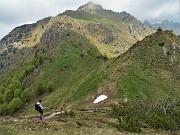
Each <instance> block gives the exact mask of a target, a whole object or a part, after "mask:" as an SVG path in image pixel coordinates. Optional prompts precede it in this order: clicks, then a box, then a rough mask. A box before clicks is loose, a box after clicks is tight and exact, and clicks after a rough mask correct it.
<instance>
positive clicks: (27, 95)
mask: <svg viewBox="0 0 180 135" xmlns="http://www.w3.org/2000/svg"><path fill="white" fill-rule="evenodd" d="M30 98H31V93H30V90H29V89H25V90H24V91H23V92H22V94H21V99H22V101H23V102H27V101H29V100H30Z"/></svg>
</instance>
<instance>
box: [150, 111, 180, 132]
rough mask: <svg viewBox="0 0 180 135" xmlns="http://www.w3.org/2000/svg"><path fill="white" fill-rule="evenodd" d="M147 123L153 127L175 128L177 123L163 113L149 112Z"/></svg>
mask: <svg viewBox="0 0 180 135" xmlns="http://www.w3.org/2000/svg"><path fill="white" fill-rule="evenodd" d="M148 124H149V125H150V126H151V127H153V128H155V129H165V130H176V129H177V128H178V124H177V122H176V121H174V120H173V119H172V118H170V117H169V116H167V115H165V114H158V113H155V114H150V117H149V121H148Z"/></svg>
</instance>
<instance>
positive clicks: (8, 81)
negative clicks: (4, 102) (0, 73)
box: [5, 78, 11, 86]
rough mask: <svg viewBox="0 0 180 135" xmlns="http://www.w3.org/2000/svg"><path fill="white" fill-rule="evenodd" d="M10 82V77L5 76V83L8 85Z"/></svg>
mask: <svg viewBox="0 0 180 135" xmlns="http://www.w3.org/2000/svg"><path fill="white" fill-rule="evenodd" d="M10 83H11V78H7V79H6V82H5V85H6V86H8V85H9V84H10Z"/></svg>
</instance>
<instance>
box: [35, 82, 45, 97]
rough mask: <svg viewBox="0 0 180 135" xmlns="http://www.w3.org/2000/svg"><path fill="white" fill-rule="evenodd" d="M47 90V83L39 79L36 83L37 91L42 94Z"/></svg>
mask: <svg viewBox="0 0 180 135" xmlns="http://www.w3.org/2000/svg"><path fill="white" fill-rule="evenodd" d="M44 92H45V84H44V82H43V81H39V82H38V83H37V85H36V93H37V94H38V95H41V94H43V93H44Z"/></svg>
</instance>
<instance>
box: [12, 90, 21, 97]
mask: <svg viewBox="0 0 180 135" xmlns="http://www.w3.org/2000/svg"><path fill="white" fill-rule="evenodd" d="M21 93H22V89H15V91H14V98H17V97H21Z"/></svg>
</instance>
